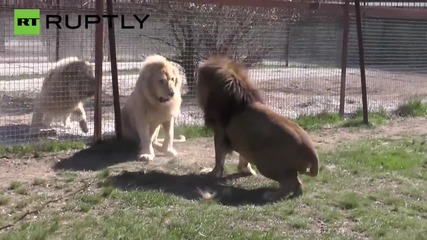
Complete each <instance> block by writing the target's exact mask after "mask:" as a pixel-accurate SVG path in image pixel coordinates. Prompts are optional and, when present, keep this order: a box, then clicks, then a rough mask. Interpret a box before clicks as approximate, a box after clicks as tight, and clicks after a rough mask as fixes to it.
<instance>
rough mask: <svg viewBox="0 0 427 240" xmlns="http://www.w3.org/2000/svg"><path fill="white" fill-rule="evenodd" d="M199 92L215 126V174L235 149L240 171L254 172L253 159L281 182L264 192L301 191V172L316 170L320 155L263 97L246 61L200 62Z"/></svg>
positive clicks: (279, 195) (208, 122) (208, 119)
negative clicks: (276, 186) (245, 63)
mask: <svg viewBox="0 0 427 240" xmlns="http://www.w3.org/2000/svg"><path fill="white" fill-rule="evenodd" d="M197 98H198V102H199V105H200V107H201V108H202V109H203V111H204V114H205V119H206V125H207V126H208V127H210V128H212V129H213V130H214V144H215V167H214V169H213V170H212V171H211V172H210V174H211V175H214V176H216V177H221V176H222V174H223V169H224V161H225V157H226V154H227V153H229V152H230V151H236V152H238V153H239V155H240V159H239V171H240V172H242V173H251V169H250V164H254V165H255V166H257V168H258V170H259V172H260V173H261V174H262V175H264V176H265V177H267V178H270V179H272V180H275V181H277V182H279V184H280V188H279V190H278V191H277V192H274V193H266V194H265V196H264V197H265V198H268V199H271V200H274V199H280V198H282V197H284V196H287V195H289V194H290V193H292V192H293V193H294V194H296V195H299V194H301V193H302V183H301V181H300V179H299V178H298V173H301V174H307V175H309V176H313V177H314V176H317V174H318V169H319V168H318V157H317V153H316V150H315V148H314V145H313V142H312V141H311V139H310V137H309V135H308V134H307V133H306V132H305V131H304V130H303V129H302V128H301V127H300V126H299V125H298V124H296V123H295V122H293V121H291V120H289V119H288V118H286V117H284V116H282V115H280V114H277V113H275V112H273V111H272V110H270V109H269V108H268V107H267V106H266V105H265V104H263V103H262V100H261V98H260V94H259V93H258V90H257V89H256V87H255V86H254V85H253V84H252V83H251V81H250V79H249V77H248V75H247V71H246V69H245V67H244V66H242V65H241V64H239V63H237V62H235V61H233V60H230V59H228V58H225V57H213V58H210V59H208V60H207V61H206V62H205V63H203V64H202V65H201V67H200V68H199V73H198V81H197ZM212 99H214V101H213V100H212ZM215 103H217V104H215ZM308 168H309V169H310V170H309V171H308V172H307V171H306V170H307V169H308Z"/></svg>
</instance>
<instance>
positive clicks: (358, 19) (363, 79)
mask: <svg viewBox="0 0 427 240" xmlns="http://www.w3.org/2000/svg"><path fill="white" fill-rule="evenodd" d="M355 8H356V22H357V38H358V43H359V64H360V80H361V83H362V84H361V85H362V105H363V123H364V124H366V125H368V124H369V120H368V96H367V90H366V74H365V53H364V48H363V35H362V16H361V14H360V0H355Z"/></svg>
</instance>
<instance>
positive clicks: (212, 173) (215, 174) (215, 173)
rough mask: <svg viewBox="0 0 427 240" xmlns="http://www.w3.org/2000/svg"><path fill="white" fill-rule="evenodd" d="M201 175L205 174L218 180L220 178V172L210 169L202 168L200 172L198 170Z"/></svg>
mask: <svg viewBox="0 0 427 240" xmlns="http://www.w3.org/2000/svg"><path fill="white" fill-rule="evenodd" d="M200 173H201V174H206V175H208V176H212V177H216V178H220V177H222V171H219V170H218V169H215V168H214V169H212V168H203V169H202V170H200Z"/></svg>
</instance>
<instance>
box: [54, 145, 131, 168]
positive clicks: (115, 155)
mask: <svg viewBox="0 0 427 240" xmlns="http://www.w3.org/2000/svg"><path fill="white" fill-rule="evenodd" d="M137 153H138V146H137V145H136V144H135V143H132V142H129V141H125V140H117V139H115V138H112V139H108V140H105V141H103V142H101V143H98V144H94V145H92V146H90V147H89V148H86V149H83V150H81V151H78V152H76V153H74V154H73V155H72V156H71V157H69V158H65V159H63V160H61V161H60V162H58V163H56V164H55V165H54V166H53V169H54V170H56V171H58V170H71V171H97V170H101V169H104V168H107V167H109V166H112V165H115V164H119V163H123V162H127V161H134V160H136V156H137Z"/></svg>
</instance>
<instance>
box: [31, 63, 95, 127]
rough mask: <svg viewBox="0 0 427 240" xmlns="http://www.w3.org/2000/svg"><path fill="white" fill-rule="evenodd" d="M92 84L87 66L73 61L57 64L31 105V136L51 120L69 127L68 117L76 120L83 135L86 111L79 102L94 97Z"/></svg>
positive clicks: (91, 74) (93, 81)
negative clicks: (57, 120) (58, 121)
mask: <svg viewBox="0 0 427 240" xmlns="http://www.w3.org/2000/svg"><path fill="white" fill-rule="evenodd" d="M95 88H96V80H95V76H94V75H93V72H92V67H91V65H90V64H89V63H88V62H86V61H84V60H81V59H79V58H77V57H69V58H64V59H61V60H60V61H58V62H57V63H56V65H55V67H54V68H53V69H51V70H50V71H49V72H48V73H47V75H46V77H45V78H44V81H43V85H42V89H41V92H40V94H39V95H38V97H37V98H36V99H35V101H34V112H33V116H32V119H31V127H30V133H31V134H38V133H39V132H40V130H41V129H42V128H47V127H49V126H50V124H51V122H52V121H53V120H54V119H60V120H63V122H64V125H65V126H66V127H68V126H69V125H70V120H71V115H72V114H73V113H74V114H75V115H77V117H78V118H79V124H80V128H81V130H82V131H83V132H85V133H87V132H88V131H89V130H88V127H87V122H86V111H85V110H84V108H83V101H84V100H86V99H88V98H90V97H93V96H94V95H95Z"/></svg>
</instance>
